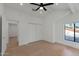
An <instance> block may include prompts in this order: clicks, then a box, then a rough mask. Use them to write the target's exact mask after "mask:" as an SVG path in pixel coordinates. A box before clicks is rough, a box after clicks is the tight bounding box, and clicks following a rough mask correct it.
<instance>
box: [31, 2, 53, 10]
mask: <svg viewBox="0 0 79 59" xmlns="http://www.w3.org/2000/svg"><path fill="white" fill-rule="evenodd" d="M30 4H32V5H36V6H38V8H36V9H32V10H33V11H38V10H39V9H43V10H44V11H47V9H46V8H45V6H49V5H53V4H54V3H46V4H44V3H40V4H37V3H30Z"/></svg>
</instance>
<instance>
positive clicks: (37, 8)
mask: <svg viewBox="0 0 79 59" xmlns="http://www.w3.org/2000/svg"><path fill="white" fill-rule="evenodd" d="M39 8H40V7H38V8H37V9H32V10H33V11H37V10H38V9H39Z"/></svg>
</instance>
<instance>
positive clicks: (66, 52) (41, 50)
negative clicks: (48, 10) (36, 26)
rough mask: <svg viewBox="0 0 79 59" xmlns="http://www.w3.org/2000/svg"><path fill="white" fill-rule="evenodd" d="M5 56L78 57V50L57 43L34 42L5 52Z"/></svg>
mask: <svg viewBox="0 0 79 59" xmlns="http://www.w3.org/2000/svg"><path fill="white" fill-rule="evenodd" d="M5 55H7V56H79V49H75V48H72V47H69V46H65V45H62V44H59V43H50V42H47V41H43V40H40V41H36V42H32V43H29V44H27V45H23V46H20V47H16V48H13V49H12V50H10V51H6V53H5Z"/></svg>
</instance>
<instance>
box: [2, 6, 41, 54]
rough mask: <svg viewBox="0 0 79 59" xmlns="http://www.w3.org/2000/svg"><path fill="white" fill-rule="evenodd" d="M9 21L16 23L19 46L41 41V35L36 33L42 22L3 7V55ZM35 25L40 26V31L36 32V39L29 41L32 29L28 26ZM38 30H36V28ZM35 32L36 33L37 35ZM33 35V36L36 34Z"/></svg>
mask: <svg viewBox="0 0 79 59" xmlns="http://www.w3.org/2000/svg"><path fill="white" fill-rule="evenodd" d="M9 21H11V22H16V21H17V22H18V27H19V28H18V29H19V30H18V31H19V39H18V41H19V45H24V44H27V43H29V42H33V41H38V40H41V39H42V34H41V33H40V32H38V31H41V29H42V27H41V26H42V20H41V19H39V18H37V17H33V16H29V15H28V14H27V13H24V12H22V11H19V10H16V9H12V8H9V7H4V17H3V26H2V27H3V29H2V30H3V32H2V33H3V35H2V36H3V39H2V40H3V46H2V48H3V49H2V50H3V51H2V52H3V53H4V51H5V49H6V46H7V43H8V23H9ZM31 23H33V24H35V25H40V30H38V31H37V32H38V34H39V35H40V36H39V35H37V36H36V37H39V38H38V39H35V40H32V39H30V37H31V36H30V35H29V33H30V30H29V29H32V28H31V27H30V25H29V24H31ZM37 29H38V28H37ZM37 32H36V33H37ZM36 33H35V34H36Z"/></svg>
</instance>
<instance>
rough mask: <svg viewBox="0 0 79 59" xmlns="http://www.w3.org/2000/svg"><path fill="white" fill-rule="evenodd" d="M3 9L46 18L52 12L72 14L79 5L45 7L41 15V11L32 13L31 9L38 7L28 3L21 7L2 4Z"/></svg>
mask: <svg viewBox="0 0 79 59" xmlns="http://www.w3.org/2000/svg"><path fill="white" fill-rule="evenodd" d="M4 6H5V7H10V8H14V9H16V10H20V11H23V12H25V13H28V14H29V15H34V16H37V17H38V16H39V17H41V16H46V15H50V14H52V13H53V12H58V11H59V12H60V11H72V12H73V13H74V12H76V11H77V12H79V4H78V3H75V4H71V3H70V4H68V3H58V5H56V4H54V5H50V6H46V7H45V8H46V9H47V11H44V10H43V11H42V12H43V15H42V14H40V11H41V10H38V11H36V12H35V11H32V8H35V9H36V8H37V7H38V6H35V5H31V4H29V3H24V4H23V5H22V6H21V5H20V4H19V3H5V4H4Z"/></svg>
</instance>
